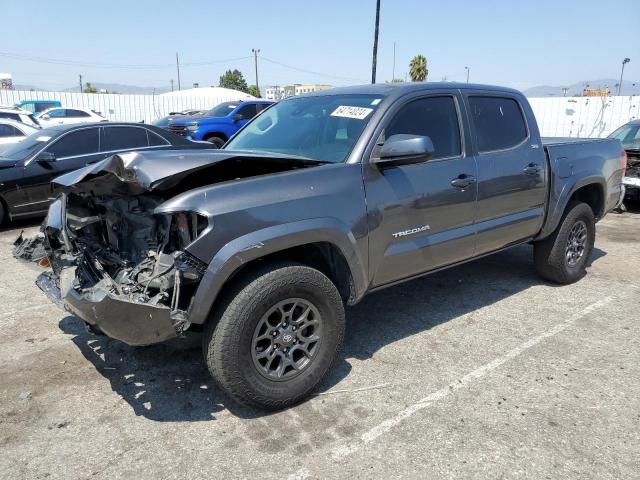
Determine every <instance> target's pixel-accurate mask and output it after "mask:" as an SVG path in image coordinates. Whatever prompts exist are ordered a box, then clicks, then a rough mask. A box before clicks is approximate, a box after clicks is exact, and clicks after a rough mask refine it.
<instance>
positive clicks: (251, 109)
mask: <svg viewBox="0 0 640 480" xmlns="http://www.w3.org/2000/svg"><path fill="white" fill-rule="evenodd" d="M257 114H258V107H257V105H256V104H255V103H250V104H249V105H243V106H241V107H240V108H238V110H236V112H235V113H234V115H241V116H242V118H241V119H240V120H237V121H236V122H235V125H236V126H237V127H238V128H240V127H243V126H244V125H245V124H246V123H247V122H248V121H249V120H251V119H252V118H253V117H255V116H256V115H257Z"/></svg>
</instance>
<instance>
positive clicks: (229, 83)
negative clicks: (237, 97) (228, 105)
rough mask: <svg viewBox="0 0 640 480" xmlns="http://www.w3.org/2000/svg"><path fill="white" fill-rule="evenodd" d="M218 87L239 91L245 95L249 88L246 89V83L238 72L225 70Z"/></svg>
mask: <svg viewBox="0 0 640 480" xmlns="http://www.w3.org/2000/svg"><path fill="white" fill-rule="evenodd" d="M218 86H219V87H223V88H231V89H233V90H240V91H241V92H245V93H247V92H248V90H249V87H247V81H246V80H245V79H244V77H243V76H242V73H241V72H240V70H227V71H226V72H224V74H222V75H221V76H220V82H219V84H218Z"/></svg>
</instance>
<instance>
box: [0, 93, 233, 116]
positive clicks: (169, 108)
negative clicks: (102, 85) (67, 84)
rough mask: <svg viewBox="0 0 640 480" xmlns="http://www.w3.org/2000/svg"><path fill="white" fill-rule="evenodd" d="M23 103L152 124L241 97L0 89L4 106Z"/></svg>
mask: <svg viewBox="0 0 640 480" xmlns="http://www.w3.org/2000/svg"><path fill="white" fill-rule="evenodd" d="M23 100H58V101H60V102H61V103H62V106H63V107H81V108H89V109H91V110H95V111H96V112H100V113H101V114H102V115H104V116H105V117H106V118H108V119H109V120H112V121H120V122H139V121H141V120H144V121H145V122H147V123H149V122H152V121H154V120H156V119H158V118H160V117H164V116H165V115H168V114H169V112H179V111H181V110H190V109H193V110H209V109H210V108H213V107H215V105H216V104H217V103H220V102H224V101H237V100H238V98H237V97H234V98H231V97H229V98H223V97H218V98H216V99H215V100H213V99H212V98H211V97H206V96H202V97H200V96H197V95H194V96H189V97H179V96H171V95H120V94H112V93H75V92H42V91H33V92H32V91H19V90H0V105H15V104H17V103H20V102H21V101H23Z"/></svg>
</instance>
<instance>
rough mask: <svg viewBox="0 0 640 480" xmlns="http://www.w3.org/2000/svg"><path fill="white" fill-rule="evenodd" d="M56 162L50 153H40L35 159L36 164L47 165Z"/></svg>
mask: <svg viewBox="0 0 640 480" xmlns="http://www.w3.org/2000/svg"><path fill="white" fill-rule="evenodd" d="M55 161H56V156H55V155H54V154H53V153H51V152H40V153H39V154H38V156H37V157H36V162H38V163H41V164H43V165H49V164H51V163H53V162H55Z"/></svg>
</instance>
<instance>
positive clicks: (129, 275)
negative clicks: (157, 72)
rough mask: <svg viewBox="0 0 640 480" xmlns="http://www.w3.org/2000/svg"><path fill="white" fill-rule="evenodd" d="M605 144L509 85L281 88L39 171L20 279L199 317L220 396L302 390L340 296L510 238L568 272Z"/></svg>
mask: <svg viewBox="0 0 640 480" xmlns="http://www.w3.org/2000/svg"><path fill="white" fill-rule="evenodd" d="M624 170H625V163H624V154H623V150H622V147H621V145H620V142H619V141H618V140H615V139H614V140H611V139H603V140H597V139H595V140H575V139H573V140H572V139H556V140H548V141H547V140H542V139H541V138H540V135H539V132H538V127H537V125H536V121H535V118H534V116H533V113H532V111H531V108H530V106H529V104H528V102H527V100H526V99H525V97H524V96H523V95H522V94H521V93H519V92H517V91H515V90H510V89H505V88H497V87H488V86H480V85H458V84H446V83H442V84H437V83H436V84H424V83H414V84H405V85H395V84H394V85H372V86H361V87H349V88H336V89H333V90H329V91H323V92H319V93H316V94H311V95H306V96H302V97H294V98H290V99H286V100H284V101H281V102H279V103H277V104H276V105H274V106H272V107H270V108H268V109H267V110H265V111H264V112H263V113H261V114H260V115H259V116H257V117H256V118H255V119H254V120H253V121H251V122H250V123H249V124H248V125H246V126H245V127H244V128H243V129H242V130H241V131H240V132H239V133H237V134H236V135H235V136H234V137H233V138H232V139H231V140H230V141H229V142H228V143H227V145H226V146H225V147H224V148H223V149H222V150H213V151H202V150H201V151H174V152H171V151H165V152H137V153H127V154H118V155H115V156H113V157H111V158H109V159H106V160H104V161H102V162H100V163H97V164H94V165H90V166H88V167H86V168H83V169H80V170H77V171H74V172H71V173H69V174H66V175H64V176H62V177H59V178H58V179H57V180H56V184H57V185H58V186H59V188H60V196H59V197H58V199H57V200H56V201H55V202H54V203H53V204H52V205H51V208H50V210H49V214H48V217H47V219H46V221H45V223H44V225H43V231H44V234H45V244H46V248H47V252H48V257H49V261H50V264H51V266H52V271H48V272H45V273H43V274H42V275H41V276H40V277H39V279H38V281H37V283H38V285H39V286H40V288H41V289H42V290H44V291H45V292H47V293H48V294H49V296H50V297H52V298H53V299H54V301H56V302H58V303H59V304H61V305H63V306H64V308H65V309H66V310H68V311H69V312H71V313H72V314H74V315H76V316H78V317H79V318H81V319H82V320H84V321H85V322H86V324H87V325H88V326H89V327H90V328H91V329H92V331H94V332H96V333H102V334H106V335H108V336H110V337H112V338H115V339H118V340H121V341H123V342H125V343H127V344H129V345H146V344H151V343H156V342H161V341H165V340H168V339H171V338H174V337H180V336H182V335H183V334H184V333H185V332H186V331H187V330H194V331H202V332H203V350H204V357H205V361H206V363H207V365H208V367H209V369H210V371H211V373H212V375H213V376H214V377H215V378H216V380H217V381H218V382H219V384H220V385H221V386H222V387H223V389H224V390H226V391H227V392H228V393H229V394H230V395H231V396H232V397H233V398H235V399H236V400H239V401H241V402H244V403H249V404H253V405H257V406H260V407H263V408H272V409H273V408H283V407H286V406H289V405H292V404H294V403H296V402H299V401H301V400H302V399H304V398H305V397H306V396H307V395H309V393H310V392H311V391H312V390H313V389H314V388H315V387H316V386H317V385H318V384H319V382H321V381H322V379H323V378H324V377H325V375H326V374H327V373H328V371H329V370H330V368H331V366H332V364H333V363H334V361H335V360H336V357H337V356H338V352H339V350H340V347H341V344H342V341H343V337H344V331H345V310H344V307H345V305H353V304H356V303H358V302H359V301H360V300H361V299H362V298H363V297H364V296H365V295H366V294H368V293H371V292H373V291H375V290H378V289H381V288H384V287H388V286H390V285H394V284H396V283H398V282H403V281H405V280H410V279H413V278H416V277H419V276H421V275H425V274H428V273H431V272H435V271H438V270H441V269H443V268H448V267H451V266H454V265H458V264H460V263H462V262H467V261H469V260H473V259H475V258H478V257H482V256H484V255H488V254H491V253H494V252H498V251H500V250H503V249H505V248H509V247H513V246H515V245H520V244H523V243H532V244H533V255H534V258H535V266H536V269H537V271H538V272H539V273H540V275H541V276H542V277H543V278H545V279H547V280H549V281H552V282H557V283H563V284H566V283H571V282H575V281H577V280H578V279H580V278H581V276H582V275H584V273H585V266H586V264H587V262H588V259H589V256H590V255H591V252H592V249H593V245H594V240H595V234H596V230H595V223H596V222H597V221H598V220H599V219H601V218H602V217H604V215H605V214H606V213H607V212H609V211H610V210H612V209H613V208H615V207H616V206H617V205H618V204H619V202H620V200H621V198H622V196H623V191H624V189H623V187H622V185H621V184H622V178H623V175H624Z"/></svg>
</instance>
